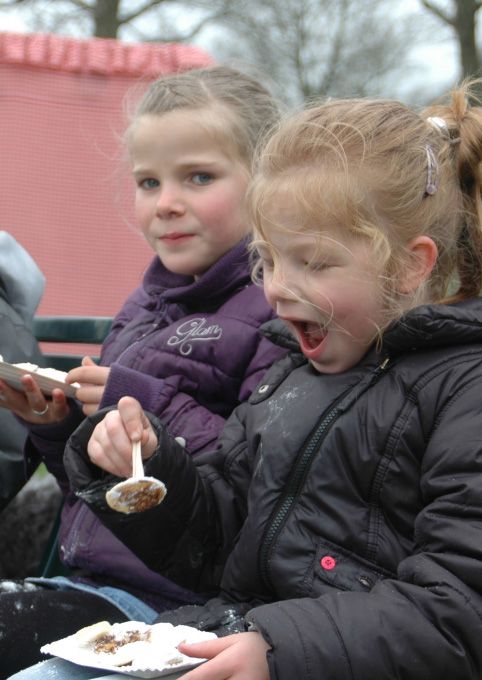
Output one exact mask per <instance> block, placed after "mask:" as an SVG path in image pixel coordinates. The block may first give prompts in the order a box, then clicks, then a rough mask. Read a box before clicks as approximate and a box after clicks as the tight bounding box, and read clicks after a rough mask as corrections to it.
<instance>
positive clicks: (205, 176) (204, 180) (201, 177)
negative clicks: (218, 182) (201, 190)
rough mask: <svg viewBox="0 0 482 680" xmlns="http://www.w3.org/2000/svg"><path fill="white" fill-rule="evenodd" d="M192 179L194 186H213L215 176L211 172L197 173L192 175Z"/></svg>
mask: <svg viewBox="0 0 482 680" xmlns="http://www.w3.org/2000/svg"><path fill="white" fill-rule="evenodd" d="M191 179H192V181H193V183H194V184H198V185H199V186H203V185H205V184H211V182H212V181H213V179H214V176H213V175H212V174H211V173H209V172H196V173H195V174H194V175H192V177H191Z"/></svg>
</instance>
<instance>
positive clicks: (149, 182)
mask: <svg viewBox="0 0 482 680" xmlns="http://www.w3.org/2000/svg"><path fill="white" fill-rule="evenodd" d="M139 186H140V187H141V188H142V189H147V190H149V189H157V187H158V186H159V182H158V180H157V179H154V178H153V177H146V179H143V180H141V181H140V182H139Z"/></svg>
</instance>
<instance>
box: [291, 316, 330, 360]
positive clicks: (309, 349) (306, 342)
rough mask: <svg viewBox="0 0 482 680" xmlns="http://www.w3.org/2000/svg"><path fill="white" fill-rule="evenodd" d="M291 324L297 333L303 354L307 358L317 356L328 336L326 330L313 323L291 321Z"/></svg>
mask: <svg viewBox="0 0 482 680" xmlns="http://www.w3.org/2000/svg"><path fill="white" fill-rule="evenodd" d="M291 324H292V326H293V327H294V329H295V331H296V335H297V338H298V342H299V343H300V348H301V351H302V352H303V354H305V355H306V356H309V355H311V354H316V353H317V352H318V351H319V350H320V349H321V345H322V344H323V342H324V340H325V338H326V336H327V335H328V331H327V330H326V328H324V327H323V326H320V324H319V323H313V322H311V321H291Z"/></svg>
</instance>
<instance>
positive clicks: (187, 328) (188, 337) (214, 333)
mask: <svg viewBox="0 0 482 680" xmlns="http://www.w3.org/2000/svg"><path fill="white" fill-rule="evenodd" d="M222 334H223V329H222V328H221V327H220V326H218V325H217V324H213V325H212V326H208V325H207V323H206V319H204V318H202V317H201V318H199V319H190V320H189V321H186V322H185V323H182V324H181V325H180V326H178V327H177V329H176V335H172V336H171V337H170V338H169V340H168V341H167V344H168V345H169V346H170V347H173V346H176V345H178V346H179V351H180V352H181V354H182V355H183V356H188V355H189V354H191V352H192V349H193V347H192V346H193V343H194V342H206V341H209V340H219V339H220V337H221V336H222Z"/></svg>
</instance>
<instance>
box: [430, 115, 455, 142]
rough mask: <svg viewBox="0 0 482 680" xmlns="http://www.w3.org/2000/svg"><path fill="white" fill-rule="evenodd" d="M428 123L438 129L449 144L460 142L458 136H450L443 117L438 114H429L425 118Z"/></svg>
mask: <svg viewBox="0 0 482 680" xmlns="http://www.w3.org/2000/svg"><path fill="white" fill-rule="evenodd" d="M425 120H426V121H427V123H428V124H429V125H431V126H432V127H434V128H435V129H436V130H438V131H439V132H440V133H441V134H442V135H443V136H444V137H445V138H446V139H447V141H448V142H449V144H458V143H459V142H460V137H452V136H451V134H450V129H449V126H448V125H447V121H446V120H445V118H441V117H440V116H429V117H428V118H426V119H425Z"/></svg>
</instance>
